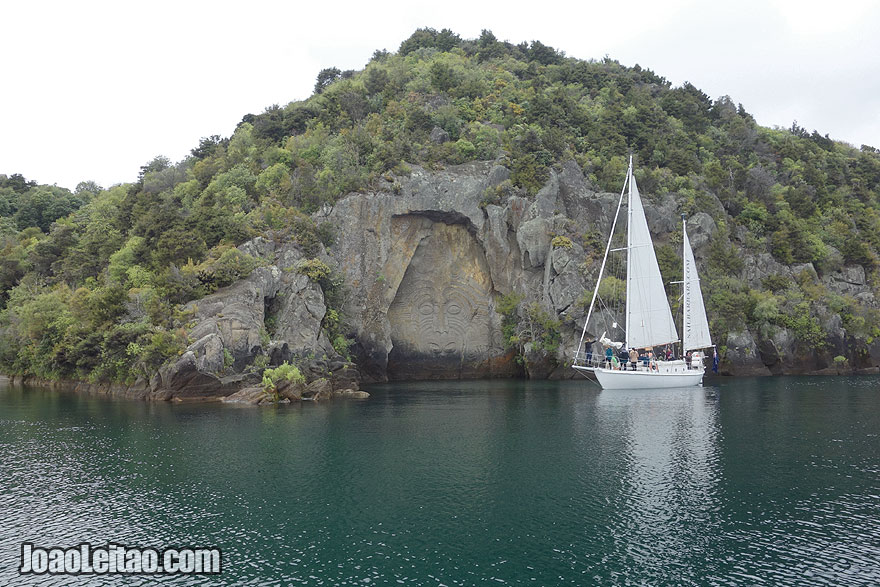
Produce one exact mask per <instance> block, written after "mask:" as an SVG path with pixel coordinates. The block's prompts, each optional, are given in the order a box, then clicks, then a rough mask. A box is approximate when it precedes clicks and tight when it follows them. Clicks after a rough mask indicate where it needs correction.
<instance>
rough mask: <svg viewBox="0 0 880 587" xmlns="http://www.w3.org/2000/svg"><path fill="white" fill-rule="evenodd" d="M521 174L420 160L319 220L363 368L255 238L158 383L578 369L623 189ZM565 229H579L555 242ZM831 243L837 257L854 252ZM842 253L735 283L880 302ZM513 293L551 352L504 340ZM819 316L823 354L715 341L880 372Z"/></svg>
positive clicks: (699, 219)
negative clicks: (515, 181) (295, 372)
mask: <svg viewBox="0 0 880 587" xmlns="http://www.w3.org/2000/svg"><path fill="white" fill-rule="evenodd" d="M436 135H437V136H436V139H435V140H438V141H441V140H446V139H445V138H444V137H443V136H442V135H441V133H439V132H438V133H436ZM509 178H510V171H509V170H508V169H506V168H505V167H503V166H502V165H499V164H497V163H495V162H477V163H470V164H467V165H462V166H458V167H450V168H448V169H445V170H442V171H433V172H431V171H427V170H424V169H421V168H418V167H416V168H414V169H413V170H412V172H411V173H410V174H409V175H407V176H403V177H396V178H394V183H393V184H389V185H388V189H387V190H386V191H378V192H371V193H353V194H349V195H348V196H346V197H344V198H342V199H341V200H339V201H338V202H337V203H336V205H335V206H333V207H332V208H330V207H327V208H325V209H324V210H322V211H321V212H320V213H318V214H316V215H315V219H316V221H318V222H329V223H331V224H333V225H334V226H335V228H336V233H337V235H338V237H337V242H336V243H335V244H334V245H333V246H332V247H330V249H329V250H327V251H324V250H323V248H322V249H321V250H320V251H319V253H318V255H317V256H318V258H319V259H320V260H321V261H322V262H324V263H325V264H327V265H328V266H330V267H332V268H333V270H334V271H335V272H337V274H339V275H341V276H342V278H343V282H344V289H345V295H344V296H343V297H344V300H345V301H344V306H343V307H342V308H340V309H341V310H342V314H343V315H344V316H345V325H346V328H347V330H346V332H345V333H344V334H346V335H347V336H349V337H350V338H352V339H353V340H354V341H355V344H354V346H353V347H352V351H353V352H354V354H355V355H356V364H357V367H355V366H354V365H352V364H349V363H346V362H345V361H344V360H342V358H341V357H340V356H339V355H338V354H337V353H336V351H335V350H334V349H333V346H332V345H331V344H330V342H329V341H328V339H327V336H326V334H325V332H324V330H323V329H322V321H323V320H324V318H325V314H326V312H327V305H326V301H325V298H324V292H323V291H322V289H321V287H320V285H318V284H317V283H315V282H314V281H312V280H310V279H309V278H308V277H307V276H306V275H303V274H301V273H300V272H298V271H296V267H297V263H298V262H300V261H301V260H302V259H303V257H304V256H303V253H302V252H301V250H300V249H299V248H297V247H296V246H294V245H291V244H283V245H279V244H276V243H275V242H273V241H271V240H267V239H263V238H257V239H254V240H252V241H250V242H248V243H245V244H244V245H242V246H241V247H240V249H241V250H242V251H243V252H246V253H248V254H250V255H252V256H256V257H259V258H262V259H263V260H264V261H265V265H264V266H262V267H259V268H258V269H256V270H254V271H253V273H252V274H251V275H250V276H249V277H247V278H246V279H243V280H241V281H239V282H238V283H235V284H234V285H232V286H230V287H227V288H224V289H223V290H220V291H218V292H216V293H214V294H212V295H210V296H207V297H205V298H203V299H201V300H198V301H196V302H193V303H191V304H190V305H189V307H188V310H190V311H191V312H192V315H193V323H194V326H193V328H192V329H191V332H190V334H191V340H192V341H193V342H192V344H191V345H190V346H189V347H188V348H187V349H186V352H185V353H184V354H183V355H182V356H181V357H180V358H179V359H178V360H176V361H174V362H173V363H171V364H169V365H166V366H165V367H164V368H163V369H162V370H161V371H160V372H159V373H158V374H156V375H155V376H154V377H153V378H152V380H151V381H150V382H149V386H148V389H149V391H148V392H147V393H149V394H151V395H152V396H153V397H157V398H164V399H186V398H190V397H204V396H228V395H231V394H232V393H234V392H238V391H239V390H241V389H243V388H248V386H252V388H251V390H250V391H247V392H242V393H241V394H240V395H238V396H236V398H235V399H237V400H239V401H245V402H250V403H259V402H265V401H266V396H265V394H263V395H261V394H260V393H259V392H258V391H255V390H254V386H257V385H258V384H259V376H258V373H259V371H260V369H259V368H258V367H256V366H255V362H258V361H259V360H262V361H267V360H268V361H269V364H270V365H277V364H280V363H281V362H282V361H296V362H297V363H298V364H300V365H301V366H302V370H303V372H304V374H305V375H306V377H307V382H306V385H304V386H301V387H297V388H295V389H290V390H287V391H285V392H284V393H281V397H283V398H285V399H286V400H290V401H300V400H321V399H326V398H330V397H363V396H364V395H365V393H364V392H361V391H360V390H359V383H360V381H361V380H367V381H384V380H387V379H399V380H403V379H449V378H481V377H511V376H527V377H533V378H546V377H550V378H562V377H573V376H574V371H573V370H572V369H571V368H570V367H569V359H570V357H571V356H572V355H573V353H574V352H575V350H576V347H577V345H578V341H579V339H580V334H581V328H582V326H583V320H584V318H585V313H586V308H585V305H584V300H585V299H588V295H587V294H589V293H591V291H592V287H593V286H594V284H595V279H596V276H597V274H598V268H599V261H600V260H601V256H602V253H603V251H604V238H606V237H605V236H601V238H600V240H603V242H602V243H601V244H600V245H597V244H595V239H594V240H593V241H592V244H585V243H590V242H591V241H590V240H589V239H587V240H584V238H583V237H584V235H585V234H586V235H589V234H598V235H607V231H608V228H609V227H610V225H611V221H612V218H613V216H614V213H615V209H616V206H617V201H618V197H619V195H618V194H609V193H597V192H595V191H593V189H591V187H590V185H589V184H588V182H587V181H586V179H585V176H584V173H583V172H582V170H581V169H580V168H579V167H578V166H577V164H575V163H574V162H571V161H570V162H568V163H566V164H564V165H563V166H562V167H561V168H560V169H556V170H554V171H552V172H551V173H550V177H549V179H548V181H547V183H546V184H545V185H544V187H543V188H542V189H541V190H539V191H538V193H537V194H535V195H534V196H531V197H525V195H524V194H522V193H517V192H516V190H513V189H512V188H511V187H510V183H509V181H508V180H509ZM502 194H503V196H502ZM491 202H495V203H491ZM644 205H645V210H646V216H647V219H648V224H649V229H650V230H651V232H652V234H653V235H654V237H655V242H657V243H658V244H664V243H667V244H671V241H670V240H669V238H670V235H671V234H673V233H674V232H676V231H679V230H680V219H679V215H678V209H677V204H676V201H675V199H674V198H673V197H672V196H670V195H666V196H662V197H652V198H646V199H645V200H644ZM718 208H719V210H720V209H721V205H720V203H719V204H718ZM722 214H723V212H722ZM718 226H719V225H717V224H716V221H715V219H713V217H712V216H711V215H710V214H707V213H704V212H701V213H697V214H694V215H693V217H692V218H691V219H690V220H689V222H688V228H689V234H690V238H691V243H692V245H693V246H694V249H695V251H696V255H697V259H698V262H701V260H702V259H703V258H704V257H705V254H706V253H705V247H706V245H707V244H708V243H709V242H710V239H712V237H713V235H714V234H715V233H716V232H717V231H718V230H719V227H718ZM557 235H562V236H566V237H567V238H566V239H562V240H560V241H559V242H558V243H554V240H553V239H554V237H555V236H557ZM734 236H735V235H734ZM554 244H556V246H554ZM676 246H677V245H676ZM585 247H587V248H586V249H585ZM832 253H835V254H836V256H835V254H831V255H829V259H832V260H833V259H838V258H841V257H840V255H839V253H836V251H832ZM841 259H842V258H841ZM835 263H837V266H838V268H837V269H835V270H834V271H826V272H824V273H822V274H821V275H820V273H819V272H817V270H816V268H814V267H813V266H812V265H810V264H805V265H796V266H787V265H783V264H780V263H779V262H777V261H776V260H774V259H773V258H772V256H771V255H770V254H769V253H759V254H750V255H745V256H744V269H743V270H742V272H741V274H740V275H738V276H737V277H738V278H740V279H741V280H742V281H743V282H744V283H746V284H748V285H750V286H751V287H754V288H759V287H760V286H761V284H762V283H763V282H764V281H765V280H766V279H767V278H769V277H773V279H777V280H778V279H791V280H793V279H799V280H803V279H810V280H813V281H815V282H816V283H821V284H822V285H823V286H824V287H826V288H827V289H828V290H829V291H831V292H834V293H836V294H839V295H841V296H850V297H852V298H854V299H856V300H859V301H860V302H862V303H865V304H868V305H869V306H871V307H874V306H876V303H875V300H874V294H873V292H872V291H871V288H870V285H869V284H868V283H867V279H866V277H865V272H864V269H862V268H861V267H857V266H842V261H839V262H838V261H835ZM508 294H517V295H518V296H520V297H521V303H520V308H521V310H520V319H523V318H524V316H523V314H522V308H525V307H529V308H536V309H537V310H538V311H540V312H543V313H545V315H546V316H549V317H550V318H551V319H554V320H555V319H557V318H558V320H559V323H558V326H556V327H555V328H557V329H558V340H559V342H558V344H554V345H551V346H550V347H549V348H551V349H552V350H551V352H547V351H546V347H544V346H542V345H536V344H531V343H529V344H525V345H522V346H520V348H519V349H513V348H507V346H506V345H505V340H504V334H503V332H502V316H501V315H500V314H499V313H498V311H497V309H498V307H499V302H500V301H501V299H502V297H503V296H507V295H508ZM710 318H711V317H710ZM821 320H822V325H821V326H822V328H823V329H824V331H825V332H830V333H831V338H830V339H829V340H828V341H827V342H828V345H827V347H826V348H823V349H813V348H808V347H807V346H806V345H804V344H803V343H799V342H798V340H797V338H796V337H795V336H794V334H793V333H792V332H791V331H789V330H787V329H785V328H782V327H774V328H773V329H765V330H764V331H755V332H752V331H749V330H748V329H745V328H743V329H741V330H739V331H736V332H730V333H728V334H727V335H726V340H718V341H716V342H717V343H718V345H719V350H720V352H721V359H722V360H721V370H722V372H723V373H728V374H744V375H770V374H781V373H805V372H831V371H832V370H834V371H835V372H836V371H837V370H839V369H840V366H841V365H842V364H847V365H849V366H850V367H851V368H852V369H855V370H862V371H864V370H869V369H876V367H877V365H878V364H880V342H874V341H873V340H872V341H871V342H870V343H869V342H866V341H865V340H864V339H857V338H855V337H854V336H853V335H851V334H850V333H848V332H847V331H846V329H845V328H844V327H843V322H842V319H841V316H840V315H838V314H835V313H833V312H831V311H830V310H829V311H828V312H827V313H826V314H825V315H823V316H822V318H821ZM592 334H594V335H598V334H601V333H592ZM518 354H519V356H518V357H517V355H518ZM260 357H266V358H264V359H260ZM841 359H846V361H842V360H841ZM144 387H145V388H146V387H147V386H146V385H144Z"/></svg>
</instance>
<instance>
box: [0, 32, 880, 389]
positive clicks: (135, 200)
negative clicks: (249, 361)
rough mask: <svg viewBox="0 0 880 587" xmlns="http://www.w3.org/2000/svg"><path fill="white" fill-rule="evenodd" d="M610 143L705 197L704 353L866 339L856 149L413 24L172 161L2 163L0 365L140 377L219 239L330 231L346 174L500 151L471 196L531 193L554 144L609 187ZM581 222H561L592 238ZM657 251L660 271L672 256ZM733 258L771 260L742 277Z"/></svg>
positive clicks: (199, 286)
mask: <svg viewBox="0 0 880 587" xmlns="http://www.w3.org/2000/svg"><path fill="white" fill-rule="evenodd" d="M194 142H195V141H194ZM630 152H632V153H633V155H634V158H635V161H636V176H637V179H638V181H639V186H640V188H641V191H642V192H643V194H645V197H646V199H647V200H648V201H651V200H654V201H660V200H661V199H663V198H665V197H667V196H670V195H671V197H672V198H673V200H674V202H675V205H676V210H675V212H676V213H679V212H683V213H687V214H691V215H692V214H695V213H698V212H705V213H708V214H709V215H710V216H711V217H712V218H713V220H714V222H715V224H716V226H717V231H715V233H714V235H713V237H712V240H711V242H710V243H709V244H708V245H707V246H706V247H705V249H704V250H703V251H702V252H701V253H700V254H699V256H700V257H701V259H702V261H703V262H704V263H705V264H706V266H707V270H706V273H705V276H704V290H705V292H706V298H707V306H708V311H709V315H710V317H711V321H712V330H713V334H714V336H715V337H716V339H717V340H719V341H720V344H721V346H722V350H726V349H725V348H724V345H725V340H727V338H726V337H727V336H728V334H731V333H741V332H746V331H747V332H750V333H752V335H753V336H754V337H755V338H756V339H758V338H762V337H763V338H766V339H767V340H771V339H772V338H773V332H775V331H776V330H777V329H785V331H786V332H789V333H791V335H792V336H793V337H795V339H796V340H797V341H799V342H800V343H801V345H802V346H801V347H800V348H806V347H808V346H809V347H813V348H822V347H823V346H827V347H829V348H830V347H832V346H834V345H837V346H838V347H839V346H840V345H841V343H840V341H838V340H837V339H834V340H832V339H831V337H835V336H836V337H837V338H840V332H843V333H844V334H843V337H844V338H843V340H844V343H843V344H844V347H845V348H844V347H841V348H842V350H835V351H834V352H833V353H832V354H833V355H834V356H838V358H837V359H836V361H837V363H838V364H839V366H845V365H849V366H851V367H856V366H858V365H859V364H860V360H861V359H860V357H867V356H868V354H869V352H873V351H870V348H872V347H871V345H873V344H874V337H876V336H878V335H880V314H878V310H877V305H876V302H875V300H874V297H873V291H874V290H875V288H876V285H877V279H878V277H877V267H878V252H880V214H878V194H880V153H878V151H877V150H876V149H874V148H873V147H870V146H862V147H861V148H860V149H856V148H853V147H851V146H849V145H847V144H844V143H841V142H836V141H834V140H833V139H832V138H829V137H828V135H822V134H821V133H819V132H817V131H812V132H809V131H807V130H806V129H803V128H801V127H799V126H798V125H797V124H796V123H795V124H793V125H792V126H791V128H788V129H781V128H773V129H771V128H764V127H761V126H758V125H757V124H756V123H755V120H754V119H753V118H752V116H750V115H749V114H748V112H747V111H746V109H745V108H744V107H743V106H742V105H738V104H736V103H735V102H734V101H733V100H731V99H730V98H728V97H720V98H718V99H714V100H713V99H711V98H710V97H709V96H707V95H706V94H704V93H703V92H701V91H700V90H699V89H698V88H696V87H694V86H693V85H691V84H688V83H686V84H684V85H683V86H681V87H673V86H672V85H671V84H670V83H669V82H668V81H667V80H665V79H664V78H663V77H662V76H660V75H657V74H655V73H654V72H652V71H651V70H649V69H644V68H642V67H640V66H638V65H635V66H633V67H627V66H624V65H622V64H620V63H618V62H617V61H614V60H612V59H608V58H606V59H604V60H601V61H583V60H579V59H574V58H569V57H566V56H565V55H564V53H562V52H560V51H558V50H556V49H554V48H552V47H548V46H546V45H544V44H542V43H540V42H538V41H534V42H531V43H521V44H518V45H514V44H511V43H508V42H501V41H499V40H498V39H496V38H495V37H494V35H492V33H491V32H488V31H484V32H483V34H482V35H481V36H480V37H479V38H478V39H461V38H459V36H458V35H456V34H454V33H453V32H451V31H448V30H443V31H440V32H438V31H435V30H433V29H421V30H418V31H416V32H415V33H414V34H413V35H412V36H411V37H410V38H408V39H406V40H405V41H404V42H403V43H402V44H401V46H400V48H399V49H398V51H397V52H396V53H389V52H387V51H377V52H376V53H375V54H374V55H373V57H372V58H371V60H370V61H369V63H367V65H366V66H365V68H364V69H363V70H360V71H340V70H338V69H336V68H332V67H331V68H328V69H324V70H322V71H321V72H320V74H319V75H318V77H317V83H316V85H315V90H314V94H313V95H312V96H311V97H309V98H308V99H306V100H303V101H296V102H291V103H289V104H287V105H284V106H278V105H274V106H270V107H268V108H267V109H266V110H265V112H263V113H260V114H256V115H253V114H248V115H247V116H245V117H244V118H243V119H242V121H241V123H239V125H238V126H237V127H236V129H235V132H234V133H233V134H232V136H230V137H228V138H222V137H220V136H212V137H208V138H203V139H202V140H201V141H199V143H198V145H197V146H196V147H195V148H194V149H193V150H192V152H191V155H190V156H189V157H187V158H186V159H184V160H183V161H179V162H176V163H175V162H171V161H169V160H168V159H167V158H164V157H157V158H155V159H154V160H153V161H150V162H148V163H146V164H145V165H144V166H143V167H142V168H141V173H140V175H139V176H138V177H137V178H132V179H133V181H132V183H130V184H124V185H118V186H113V187H110V188H107V189H104V188H101V187H99V186H97V185H95V184H94V183H93V182H84V183H82V184H80V185H79V186H78V187H77V189H76V190H75V192H73V193H71V192H70V191H68V190H65V189H61V188H57V187H54V186H45V185H39V186H38V185H34V184H33V183H32V182H28V181H27V180H26V179H25V178H23V177H21V176H20V175H15V174H14V171H15V170H6V172H7V173H9V174H10V175H0V371H3V372H6V373H19V374H30V375H37V376H40V377H47V378H74V379H91V380H109V381H128V382H131V381H133V380H134V379H135V378H137V377H138V376H139V375H143V376H145V377H147V378H149V375H150V374H151V373H152V372H154V371H155V370H156V369H157V367H158V366H159V365H160V364H162V363H163V362H164V361H166V360H167V359H168V358H170V357H174V356H177V355H179V354H180V352H181V351H182V349H184V348H185V347H186V346H187V345H188V344H189V343H190V342H191V341H189V340H188V339H187V336H188V335H187V329H186V327H187V321H188V320H189V316H188V315H186V314H185V313H182V312H181V311H180V310H181V304H183V303H185V302H188V301H190V300H194V299H197V298H200V297H202V296H205V295H207V294H209V293H211V292H213V291H215V290H216V289H218V288H219V287H223V286H225V285H229V284H231V283H233V282H235V281H236V280H238V279H240V278H241V277H244V276H246V275H248V274H249V273H250V272H251V271H252V270H253V269H254V267H256V266H257V265H259V264H261V263H264V262H265V261H264V260H260V259H257V258H254V257H251V256H249V255H247V254H245V253H244V252H242V251H240V250H239V249H237V248H235V246H236V245H239V244H241V243H243V242H245V241H247V240H249V239H251V238H253V237H254V236H257V235H266V236H269V237H270V238H271V239H274V240H275V241H276V242H278V241H289V242H294V243H296V244H297V246H298V247H299V248H300V250H301V251H302V252H303V254H304V255H305V256H306V257H314V256H315V255H316V254H317V252H318V251H319V250H321V251H322V250H323V249H324V247H332V246H333V243H334V239H335V238H336V236H337V235H335V234H334V232H335V230H336V229H335V228H334V226H332V225H331V224H328V223H321V222H316V221H315V220H314V218H315V217H317V216H315V213H316V212H318V211H320V210H322V209H326V208H327V207H328V206H332V205H333V204H334V203H336V202H337V201H338V200H340V198H342V197H343V196H345V195H346V194H349V193H352V192H363V193H371V192H375V193H379V192H389V191H391V192H393V190H395V189H397V186H398V185H399V184H398V181H397V178H400V177H406V176H407V175H408V174H409V173H410V172H411V170H412V168H413V167H416V166H418V167H420V168H424V169H427V170H439V169H443V168H449V167H451V166H455V165H458V164H463V163H467V162H471V161H478V160H485V161H489V160H495V161H498V162H499V163H500V164H501V165H503V166H504V167H506V168H507V169H508V170H509V171H510V175H509V179H508V180H507V181H506V182H504V183H503V184H502V185H501V186H499V188H498V189H495V190H489V191H487V192H486V194H485V198H484V202H483V205H484V206H489V205H492V204H503V202H504V201H505V200H506V199H507V198H510V197H512V196H519V197H525V198H533V197H534V196H535V194H536V193H537V192H538V191H539V190H540V189H541V187H542V186H543V185H544V184H545V182H546V181H547V180H548V178H550V176H551V173H552V172H553V170H554V169H561V167H562V166H563V165H571V163H572V162H574V164H576V165H577V167H578V168H580V169H581V170H582V172H583V175H584V177H585V182H586V184H587V185H588V186H590V188H591V189H592V190H593V191H596V192H600V191H612V192H616V191H619V189H620V184H621V181H622V179H623V177H624V176H625V172H626V161H627V155H628V154H629V153H630ZM598 230H599V227H593V226H591V227H583V226H580V227H578V226H573V227H570V229H569V231H568V232H567V233H566V234H564V235H559V236H564V237H565V238H567V239H570V240H571V241H574V242H575V243H577V244H578V246H582V247H583V248H584V250H587V251H591V250H593V249H595V248H596V243H597V242H598V240H601V239H597V231H598ZM679 238H680V234H679ZM673 241H674V237H673V238H672V240H671V241H670V242H673ZM560 242H563V241H560ZM665 246H667V247H669V250H672V245H665ZM668 252H669V251H665V253H668ZM665 253H664V250H663V249H662V247H661V250H658V256H659V257H660V260H661V264H663V269H664V272H670V271H673V270H674V269H676V267H675V263H676V260H675V259H674V258H673V257H674V255H670V254H665ZM749 259H758V260H760V261H759V262H760V264H762V265H763V266H772V267H780V266H784V267H786V268H787V269H786V271H778V272H773V273H768V274H764V275H760V276H759V277H760V278H759V279H756V278H755V274H754V271H755V268H754V267H753V266H752V265H749V263H748V262H747V261H748V260H749ZM806 264H811V265H806ZM315 267H317V269H315V268H314V267H313V269H315V271H317V272H318V273H320V272H321V271H323V269H324V268H321V267H320V266H318V265H315ZM792 268H794V269H792ZM587 269H588V268H587ZM842 269H846V270H848V271H851V272H852V271H855V272H856V273H858V275H856V278H854V282H853V283H854V285H855V286H857V287H856V288H855V289H853V290H852V291H845V290H843V289H840V288H838V289H833V288H831V289H830V288H829V287H828V286H827V280H823V279H824V278H825V277H827V276H830V275H832V274H838V273H839V272H840V271H841V270H842ZM862 270H863V271H862ZM585 271H586V269H585ZM750 271H752V273H751V274H749V272H750ZM860 271H861V273H859V272H860ZM321 276H322V275H318V277H321ZM859 280H861V281H862V283H858V281H859ZM328 283H329V281H328V280H326V279H325V280H324V281H323V282H322V286H324V289H325V296H326V297H327V303H328V306H330V307H331V309H333V308H332V306H333V303H334V302H333V295H332V294H333V292H332V291H330V290H332V289H333V287H329V286H328ZM338 285H339V284H338V283H337V284H336V286H338ZM336 310H341V307H337V308H335V310H334V311H333V315H332V316H331V314H330V312H328V316H331V318H329V319H325V322H324V328H325V330H326V332H327V334H328V335H329V339H330V340H332V341H333V343H334V345H333V346H334V347H335V348H336V349H337V350H338V351H339V352H340V353H341V354H343V355H345V354H346V353H347V351H348V349H349V347H350V346H351V345H352V340H351V339H352V337H353V332H354V330H355V329H354V327H353V326H352V325H351V324H346V321H345V316H344V315H341V313H340V312H337V311H336ZM835 317H836V318H835ZM831 318H834V319H833V320H832V319H831ZM548 324H549V326H548V328H551V329H552V326H553V325H552V320H551V321H550V322H548ZM267 327H269V328H271V325H269V324H267ZM832 330H833V332H832ZM269 334H271V332H270V333H269ZM548 340H549V339H548ZM838 354H839V355H838ZM259 364H260V362H259V361H257V365H259ZM262 365H263V366H265V362H263V363H262Z"/></svg>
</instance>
